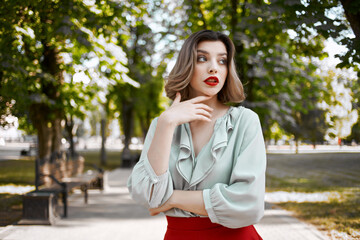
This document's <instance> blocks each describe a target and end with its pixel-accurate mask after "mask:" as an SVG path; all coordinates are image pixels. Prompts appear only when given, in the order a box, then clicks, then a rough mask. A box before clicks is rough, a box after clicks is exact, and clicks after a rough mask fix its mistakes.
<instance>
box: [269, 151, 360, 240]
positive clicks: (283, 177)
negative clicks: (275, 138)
mask: <svg viewBox="0 0 360 240" xmlns="http://www.w3.org/2000/svg"><path fill="white" fill-rule="evenodd" d="M359 172H360V154H359V153H313V154H268V167H267V183H266V185H267V191H268V192H273V191H288V192H292V191H294V192H324V191H331V192H337V193H339V195H340V196H341V197H340V198H339V199H335V198H334V199H331V200H330V201H328V202H303V203H297V202H284V203H279V204H278V205H279V206H280V207H282V208H285V209H287V210H290V211H293V212H294V214H295V216H297V217H298V218H300V219H303V220H305V221H308V222H309V223H312V224H314V225H315V226H317V227H318V228H319V229H321V230H324V231H326V232H331V231H332V230H335V231H338V232H343V233H346V234H347V235H348V236H349V237H350V236H351V237H352V238H353V239H359V238H360V232H359V229H360V177H359V176H360V175H359ZM339 239H342V238H339Z"/></svg>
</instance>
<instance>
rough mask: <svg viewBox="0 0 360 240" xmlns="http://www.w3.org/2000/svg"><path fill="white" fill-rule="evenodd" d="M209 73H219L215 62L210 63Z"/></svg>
mask: <svg viewBox="0 0 360 240" xmlns="http://www.w3.org/2000/svg"><path fill="white" fill-rule="evenodd" d="M208 72H209V73H211V74H216V73H217V72H218V66H217V64H216V63H214V62H210V64H209V68H208Z"/></svg>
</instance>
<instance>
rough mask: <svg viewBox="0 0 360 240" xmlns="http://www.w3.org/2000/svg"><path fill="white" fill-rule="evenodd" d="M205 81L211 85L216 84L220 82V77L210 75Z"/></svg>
mask: <svg viewBox="0 0 360 240" xmlns="http://www.w3.org/2000/svg"><path fill="white" fill-rule="evenodd" d="M204 82H205V83H206V84H207V85H209V86H216V85H218V84H219V79H218V78H217V77H215V76H212V77H208V78H207V79H205V81H204Z"/></svg>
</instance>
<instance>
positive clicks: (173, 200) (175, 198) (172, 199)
mask: <svg viewBox="0 0 360 240" xmlns="http://www.w3.org/2000/svg"><path fill="white" fill-rule="evenodd" d="M178 200H179V190H174V191H173V194H172V195H171V197H170V205H171V207H172V208H176V207H178Z"/></svg>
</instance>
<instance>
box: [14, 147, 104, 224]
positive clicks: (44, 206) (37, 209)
mask: <svg viewBox="0 0 360 240" xmlns="http://www.w3.org/2000/svg"><path fill="white" fill-rule="evenodd" d="M63 156H64V153H59V154H53V155H52V158H54V159H62V160H63V161H66V163H70V161H72V160H71V159H70V158H69V154H66V159H64V157H63ZM79 158H81V157H80V156H77V159H78V160H79ZM39 162H40V161H39V160H37V161H36V166H35V173H36V174H35V190H34V191H31V192H29V193H26V194H24V195H23V218H22V220H21V221H20V222H19V224H44V225H51V224H54V223H55V221H56V218H57V217H59V214H58V212H59V209H60V208H59V206H58V201H59V198H61V202H62V205H63V217H65V218H66V217H67V215H68V196H69V193H71V192H72V191H73V190H74V189H75V188H80V190H81V191H82V192H83V195H84V203H85V204H87V202H88V190H89V189H100V190H103V187H104V185H103V177H104V171H103V170H102V169H101V168H98V167H97V166H96V165H92V167H93V168H94V169H95V170H94V171H91V170H89V171H86V172H81V173H80V172H79V169H77V170H76V171H71V172H72V174H65V176H64V174H63V175H61V174H59V169H60V167H59V166H52V169H53V171H52V173H50V174H41V173H40V171H39ZM51 162H52V164H53V165H55V163H54V162H55V161H51ZM82 163H83V161H82ZM80 169H81V167H80ZM82 169H83V166H82ZM82 169H81V171H82ZM43 178H48V179H51V180H52V181H51V184H42V183H41V179H43Z"/></svg>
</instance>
